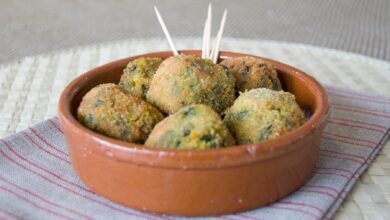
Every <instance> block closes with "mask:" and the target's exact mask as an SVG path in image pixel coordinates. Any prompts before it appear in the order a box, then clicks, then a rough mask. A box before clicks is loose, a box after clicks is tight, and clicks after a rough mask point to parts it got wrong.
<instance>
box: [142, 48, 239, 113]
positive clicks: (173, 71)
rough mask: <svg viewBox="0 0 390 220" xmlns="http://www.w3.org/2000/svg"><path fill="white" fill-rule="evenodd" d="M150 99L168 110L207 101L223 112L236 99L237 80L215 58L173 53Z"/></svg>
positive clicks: (156, 78)
mask: <svg viewBox="0 0 390 220" xmlns="http://www.w3.org/2000/svg"><path fill="white" fill-rule="evenodd" d="M146 98H147V100H148V102H150V103H152V104H154V105H155V106H157V107H158V108H160V110H161V111H163V112H165V113H174V112H175V111H177V110H178V109H180V108H181V107H184V106H187V105H191V104H205V105H208V106H210V107H211V108H212V109H214V110H215V111H216V112H218V113H222V112H223V111H224V110H225V109H226V108H227V107H229V106H231V105H232V104H233V102H234V99H235V81H234V77H233V76H232V75H231V74H230V73H229V72H227V71H225V70H224V68H223V67H222V66H221V65H218V64H214V63H212V62H211V60H208V59H202V58H199V57H195V56H186V55H179V56H173V57H169V58H167V59H166V60H164V61H163V62H162V63H161V65H160V67H159V68H158V70H157V72H156V74H155V75H154V77H153V79H152V81H151V83H150V88H149V91H148V93H147V96H146Z"/></svg>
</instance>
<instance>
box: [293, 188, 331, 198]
mask: <svg viewBox="0 0 390 220" xmlns="http://www.w3.org/2000/svg"><path fill="white" fill-rule="evenodd" d="M299 191H301V192H311V193H317V194H322V195H326V196H329V197H331V198H332V199H336V198H337V197H336V196H335V195H333V194H331V193H328V192H322V191H317V190H311V189H300V190H299Z"/></svg>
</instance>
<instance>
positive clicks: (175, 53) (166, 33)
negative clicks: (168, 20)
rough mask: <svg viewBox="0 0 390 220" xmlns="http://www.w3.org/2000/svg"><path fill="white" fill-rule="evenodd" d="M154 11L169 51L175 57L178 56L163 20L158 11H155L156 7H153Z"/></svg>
mask: <svg viewBox="0 0 390 220" xmlns="http://www.w3.org/2000/svg"><path fill="white" fill-rule="evenodd" d="M154 11H155V12H156V15H157V19H158V21H159V22H160V25H161V28H162V29H163V31H164V34H165V37H166V38H167V40H168V43H169V45H170V46H171V49H172V52H173V54H174V55H175V56H176V55H179V53H178V52H177V50H176V47H175V45H174V44H173V41H172V38H171V35H170V34H169V32H168V29H167V27H166V26H165V23H164V20H163V19H162V17H161V15H160V13H159V12H158V9H157V7H156V6H154Z"/></svg>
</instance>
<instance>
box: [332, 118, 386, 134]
mask: <svg viewBox="0 0 390 220" xmlns="http://www.w3.org/2000/svg"><path fill="white" fill-rule="evenodd" d="M328 122H329V123H333V124H337V125H342V126H347V127H353V128H363V129H367V130H370V131H377V132H379V133H381V134H384V133H385V132H384V131H382V130H378V129H374V128H369V127H364V126H359V125H354V124H350V123H343V122H337V121H333V120H331V119H329V120H328Z"/></svg>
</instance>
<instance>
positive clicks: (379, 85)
mask: <svg viewBox="0 0 390 220" xmlns="http://www.w3.org/2000/svg"><path fill="white" fill-rule="evenodd" d="M200 43H201V42H200V40H199V39H193V38H187V39H179V40H177V44H178V47H179V49H191V48H195V49H196V48H199V46H200V45H201V44H200ZM166 49H168V45H167V44H166V43H165V41H164V40H163V39H149V40H142V39H139V40H129V41H124V42H114V43H109V44H106V45H96V46H90V47H85V48H75V49H69V50H65V51H60V52H56V53H51V54H46V55H40V56H36V57H28V58H25V59H22V60H20V61H19V62H16V63H12V64H9V65H3V66H2V67H0V137H4V136H6V135H9V134H13V133H15V131H20V130H23V129H26V128H28V127H29V126H30V125H32V124H35V123H37V122H40V121H42V120H43V119H48V118H51V117H53V116H55V114H56V108H57V99H58V96H59V93H60V92H61V91H62V89H63V87H64V86H65V85H66V84H67V83H68V82H69V81H70V80H71V79H73V78H74V77H75V76H76V75H78V74H80V73H82V72H84V71H86V70H88V69H90V68H92V67H95V66H97V65H100V64H103V63H106V62H109V61H111V60H113V59H117V58H120V57H126V56H130V55H134V54H139V53H145V52H150V51H157V50H166ZM222 49H223V50H230V51H237V52H245V53H251V54H255V55H260V56H265V57H269V58H272V59H277V60H280V61H282V62H285V63H288V64H290V65H293V66H296V67H298V68H300V69H302V70H304V71H306V72H308V73H309V74H311V75H313V76H314V77H315V78H317V79H318V80H319V81H320V82H322V83H324V84H327V85H334V86H337V87H343V88H351V89H354V90H358V91H360V92H364V93H365V94H362V93H351V92H345V91H344V90H339V89H337V88H336V87H335V88H333V87H329V89H330V90H329V91H330V93H329V94H330V95H331V97H332V100H333V98H334V95H336V94H337V97H338V98H344V99H345V100H344V101H343V102H341V103H337V106H332V108H335V109H334V110H333V111H338V112H342V111H347V110H348V111H350V113H349V114H364V113H366V114H371V116H369V117H368V118H369V119H370V117H372V118H378V117H383V115H385V116H388V115H386V114H387V113H383V111H385V107H384V106H386V105H385V104H386V102H387V101H386V100H385V101H383V99H381V98H379V99H378V98H372V97H371V96H370V95H368V94H367V93H377V94H383V95H386V96H390V94H389V90H388V85H390V81H389V79H390V77H389V76H390V65H389V63H386V62H383V61H378V60H374V59H369V58H366V57H363V56H359V55H354V54H349V53H343V52H339V51H334V50H328V49H322V48H314V47H309V46H305V45H294V44H289V43H280V42H264V41H256V40H245V39H225V40H224V42H223V45H222ZM356 98H359V99H361V101H363V102H366V101H368V102H371V101H372V100H375V103H377V104H378V105H376V106H375V108H372V109H370V110H365V109H364V108H365V106H359V107H357V108H356V107H351V106H346V102H347V101H348V100H354V99H356ZM334 100H337V99H334ZM369 100H370V101H369ZM351 112H352V113H351ZM344 114H345V113H344ZM342 119H344V120H345V119H346V120H352V119H348V118H342ZM331 120H333V122H331V124H332V125H335V126H336V125H337V126H340V127H343V124H344V125H346V124H348V126H350V125H351V124H353V125H355V126H360V127H362V126H364V127H368V128H369V129H368V130H369V132H374V133H375V132H376V131H374V130H383V129H384V128H383V127H385V128H386V124H383V123H385V122H386V121H385V120H383V121H381V122H379V124H377V126H375V125H374V123H372V122H369V121H367V122H366V123H370V124H371V125H368V124H366V125H362V124H359V122H358V124H356V122H351V121H339V120H337V118H336V119H335V118H332V119H331ZM352 121H353V120H352ZM54 122H55V121H54ZM381 123H382V124H381ZM387 125H388V124H387ZM378 126H382V128H380V127H378ZM345 129H347V130H348V129H349V128H348V127H346V126H344V128H343V129H340V131H339V130H337V132H335V133H334V134H333V133H332V132H331V131H327V132H329V133H332V134H328V135H330V136H329V138H333V139H337V143H338V142H340V140H341V141H344V142H346V141H348V142H351V143H353V144H355V145H356V143H357V144H358V145H359V144H360V145H373V144H374V142H375V141H379V139H376V138H377V137H376V136H373V137H374V138H375V139H372V140H371V139H367V140H366V139H365V138H362V135H363V133H364V132H363V133H362V132H361V133H362V134H360V133H359V134H358V135H354V136H353V138H354V139H348V140H345V139H346V138H345V137H349V138H350V136H348V133H347V134H344V133H343V132H344V130H345ZM356 129H357V128H356ZM361 129H363V130H364V129H365V128H361ZM366 130H367V129H366ZM38 131H40V130H38ZM43 132H44V133H42V134H41V133H39V135H41V136H42V137H46V135H47V134H52V133H51V132H54V130H50V129H44V131H43ZM27 134H28V135H32V136H31V138H32V140H36V142H37V143H40V144H41V145H42V146H45V143H44V142H42V140H39V138H38V139H37V137H34V136H33V135H34V134H31V131H30V132H27ZM332 135H333V136H332ZM335 135H339V137H338V136H335ZM342 136H345V137H342ZM23 139H24V140H23ZM25 139H26V137H25V136H23V138H22V140H19V141H18V142H17V144H18V145H20V144H22V145H24V144H26V140H25ZM359 139H361V140H359ZM60 140H61V139H60V138H59V139H58V137H55V138H54V140H52V141H54V143H56V145H54V144H53V143H52V142H49V141H48V143H50V144H52V145H53V146H57V144H58V146H62V145H61V143H60ZM334 141H336V140H334ZM329 142H331V140H330V139H329ZM30 144H31V143H30ZM343 144H344V145H348V143H343ZM62 147H64V146H62ZM1 149H3V148H1ZM44 149H45V148H44ZM388 149H390V147H389V144H387V145H386V146H385V148H384V150H383V151H381V152H379V156H378V157H377V159H375V160H374V163H373V164H372V165H371V166H370V168H369V170H368V172H366V173H365V175H363V177H362V178H360V179H358V180H357V185H356V187H354V190H353V193H352V194H349V196H346V192H347V191H348V190H349V187H352V185H353V184H352V183H353V182H355V181H349V183H350V184H348V185H345V187H344V188H343V190H344V191H342V192H341V193H340V196H338V195H336V194H335V195H333V196H336V199H337V202H336V203H335V204H338V203H340V202H341V201H342V200H343V198H344V197H346V198H345V200H346V202H345V203H343V205H342V206H341V208H340V209H339V210H340V211H338V214H337V215H336V218H345V219H348V218H354V219H359V218H375V219H378V218H383V219H386V218H388V217H389V216H390V212H389V210H390V205H389V201H390V200H389V199H390V196H389V195H390V187H389V186H390V178H389V177H388V173H389V172H388V167H389V165H390V163H389V161H390V159H389V155H390V151H389V150H388ZM376 150H379V147H378V148H376ZM47 151H48V152H51V153H52V154H54V155H57V154H59V155H57V156H58V157H61V156H64V155H63V154H61V153H59V152H57V151H56V150H53V149H47ZM52 151H53V152H52ZM373 152H376V151H373ZM29 153H33V152H29ZM41 153H42V152H41ZM374 154H375V153H372V154H370V156H367V158H366V159H367V161H365V162H364V163H363V165H362V166H361V168H359V169H357V171H356V174H354V176H355V177H354V178H353V179H356V177H357V176H358V175H359V174H360V173H361V172H363V170H364V168H365V167H366V166H367V163H369V161H370V160H371V159H372V158H371V157H372V156H373V155H374ZM33 155H34V154H33ZM49 156H50V155H46V157H44V159H45V160H46V159H48V158H49ZM61 158H62V157H61ZM63 159H65V158H63ZM354 160H359V161H361V160H362V159H361V158H360V159H357V158H355V159H354ZM356 163H357V162H356ZM43 165H44V164H43ZM27 167H29V166H27ZM53 169H54V171H57V170H56V169H57V168H53ZM6 171H9V170H6ZM54 171H53V172H54ZM59 171H62V170H61V169H59ZM321 172H325V171H321ZM2 173H7V172H2ZM340 173H341V174H342V175H344V176H348V174H347V173H344V174H343V171H338V174H340ZM43 175H45V174H43ZM47 175H48V174H47ZM2 177H4V176H2ZM67 177H68V176H67ZM337 178H342V177H337ZM24 182H26V181H22V180H20V182H16V183H24ZM28 183H31V182H28ZM346 184H347V183H346ZM32 185H33V186H35V185H34V184H32ZM328 193H329V194H332V192H328ZM38 195H39V194H38ZM7 198H8V197H7ZM50 201H52V200H50ZM309 204H310V203H309ZM333 207H338V205H335V206H333ZM295 208H297V207H295ZM298 209H299V208H298ZM0 210H3V211H4V213H3V214H2V215H9V214H11V215H12V214H14V212H11V211H10V209H8V208H3V207H2V206H0ZM321 210H322V212H320V211H318V212H316V211H313V210H311V211H312V212H313V213H312V214H314V215H316V216H317V217H318V216H321V213H329V215H331V214H332V213H333V212H334V211H335V208H330V209H324V208H323V207H322V209H321ZM30 211H31V210H30ZM6 213H8V214H6ZM21 213H23V214H22V216H24V217H26V216H27V217H26V218H28V216H30V215H29V214H31V213H30V212H29V211H28V210H27V209H26V210H25V211H23V212H21ZM301 214H302V213H301ZM2 215H0V216H2ZM18 216H19V215H18ZM351 216H352V217H351ZM239 218H241V217H239Z"/></svg>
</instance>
